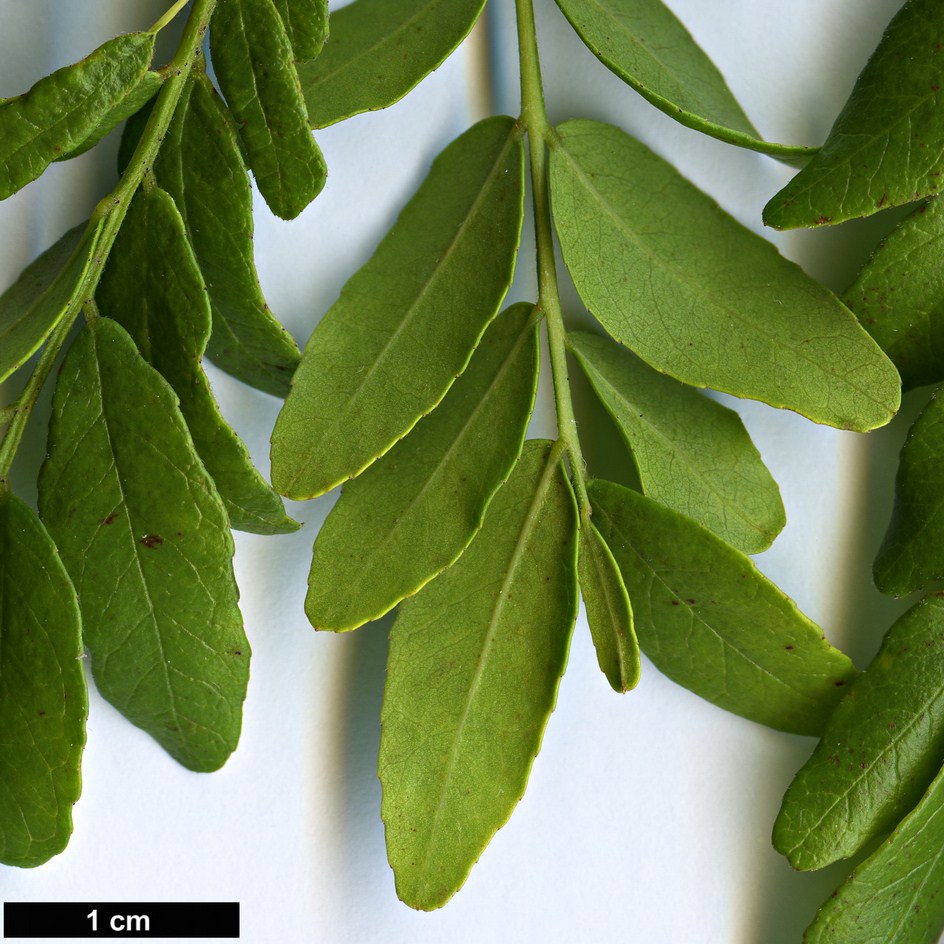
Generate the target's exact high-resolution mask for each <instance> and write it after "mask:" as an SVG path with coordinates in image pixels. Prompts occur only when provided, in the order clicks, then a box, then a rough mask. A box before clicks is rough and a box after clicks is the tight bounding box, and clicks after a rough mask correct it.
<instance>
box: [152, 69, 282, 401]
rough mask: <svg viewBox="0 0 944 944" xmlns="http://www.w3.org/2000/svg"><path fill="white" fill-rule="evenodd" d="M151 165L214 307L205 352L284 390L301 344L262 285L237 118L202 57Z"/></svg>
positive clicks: (276, 391)
mask: <svg viewBox="0 0 944 944" xmlns="http://www.w3.org/2000/svg"><path fill="white" fill-rule="evenodd" d="M154 172H155V174H156V176H157V180H158V182H159V183H160V185H161V186H162V187H163V188H164V189H165V190H166V191H167V192H168V193H169V194H170V195H171V196H172V197H173V198H174V202H175V203H176V205H177V207H178V209H179V210H180V214H181V216H182V217H183V219H184V223H185V225H186V227H187V236H188V237H189V240H190V243H191V245H192V247H193V252H194V255H195V256H196V258H197V263H198V265H199V266H200V273H201V274H202V276H203V279H204V281H205V283H206V289H207V295H208V297H209V300H210V308H211V310H212V312H213V331H212V333H211V334H210V340H209V343H208V344H207V356H208V357H209V358H210V360H212V361H213V363H214V364H216V365H217V366H218V367H221V368H222V369H223V370H225V371H227V372H228V373H230V374H232V375H233V376H234V377H237V378H238V379H239V380H242V381H244V382H245V383H248V384H251V385H252V386H254V387H258V388H259V389H260V390H264V391H265V392H266V393H271V394H273V395H275V396H280V397H284V396H285V395H286V394H287V393H288V390H289V386H290V384H291V380H292V374H293V372H294V371H295V367H296V366H297V365H298V359H299V352H298V347H297V346H296V344H295V341H294V340H293V339H292V336H291V335H290V334H289V333H288V332H287V331H286V330H285V329H284V328H283V327H282V326H281V325H280V324H279V322H278V320H277V319H276V318H275V317H273V315H272V313H271V312H270V311H269V306H268V305H267V304H266V300H265V298H264V297H263V294H262V289H261V288H260V286H259V277H258V276H257V274H256V266H255V263H254V261H253V242H252V234H253V220H252V190H251V188H250V185H249V179H248V178H247V176H246V171H245V167H244V165H243V159H242V155H241V154H240V151H239V143H238V140H237V136H236V126H235V124H234V123H233V119H232V116H231V115H230V113H229V112H228V111H227V109H226V106H225V105H224V104H223V103H222V101H221V100H220V97H219V95H217V93H216V90H215V89H214V88H213V86H212V84H211V83H210V80H209V79H208V78H207V76H206V73H205V72H204V71H203V68H202V62H201V63H198V67H195V68H194V71H193V72H192V73H191V79H190V81H189V82H188V84H187V86H186V87H185V88H184V90H183V93H182V95H181V100H180V102H179V104H178V106H177V110H176V111H175V113H174V119H173V121H172V123H171V126H170V128H169V129H168V131H167V135H166V137H165V139H164V144H163V145H162V147H161V150H160V153H159V154H158V159H157V161H156V163H155V167H154ZM223 193H225V194H226V199H225V200H221V199H220V196H219V195H220V194H223Z"/></svg>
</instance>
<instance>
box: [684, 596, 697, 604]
mask: <svg viewBox="0 0 944 944" xmlns="http://www.w3.org/2000/svg"><path fill="white" fill-rule="evenodd" d="M685 602H686V603H687V604H688V605H689V606H694V605H695V601H694V600H693V599H692V598H691V597H689V598H688V599H687V600H686V601H685Z"/></svg>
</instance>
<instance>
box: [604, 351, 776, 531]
mask: <svg viewBox="0 0 944 944" xmlns="http://www.w3.org/2000/svg"><path fill="white" fill-rule="evenodd" d="M586 363H587V368H588V370H590V371H591V372H593V373H594V375H595V376H596V377H597V378H598V379H599V382H600V383H601V384H602V385H604V386H605V387H606V388H607V389H609V390H611V391H612V392H613V394H614V395H615V396H616V397H617V399H618V400H619V401H620V403H623V404H625V405H626V406H627V407H631V406H632V403H631V401H630V400H628V399H626V397H624V396H623V395H622V392H621V391H620V390H619V389H618V388H617V387H615V386H614V385H613V384H612V383H611V382H610V380H609V378H607V377H605V376H604V375H603V374H602V372H600V371H599V370H598V369H597V368H596V367H595V366H594V365H593V364H591V363H590V362H589V361H587V362H586ZM604 405H606V403H605V401H604ZM627 412H628V413H630V414H631V415H632V416H633V417H638V419H639V421H640V424H641V425H642V426H644V427H645V428H646V429H648V430H649V431H650V432H651V433H652V434H653V435H654V436H655V437H656V438H657V439H658V440H659V441H660V442H661V443H662V444H663V445H664V446H665V447H666V448H667V450H668V451H669V452H670V453H671V454H672V455H674V456H678V457H679V458H680V459H681V460H682V465H683V467H684V468H685V469H687V470H688V471H689V472H690V473H691V474H692V476H693V478H695V479H697V480H698V481H699V482H703V483H704V484H705V486H706V488H707V490H708V492H709V493H710V494H711V495H713V496H714V497H715V498H717V499H718V500H719V501H720V502H721V504H722V506H723V507H724V508H725V511H726V512H727V511H728V510H729V506H731V507H730V510H731V511H733V512H734V516H735V517H737V518H740V519H741V521H743V522H744V524H745V525H747V526H748V527H749V528H750V529H751V530H752V531H756V532H757V533H758V534H760V535H763V536H765V537H766V536H768V535H769V534H770V531H769V529H765V528H762V527H761V526H760V525H758V524H756V523H755V522H753V521H752V520H751V519H750V518H748V517H747V515H746V514H745V512H743V511H742V510H741V505H740V503H738V502H730V501H729V500H728V499H727V498H726V497H725V496H724V495H723V494H722V493H721V492H719V491H718V490H717V488H716V487H715V486H714V485H713V484H712V483H711V480H710V479H708V478H706V477H705V476H704V475H702V473H701V472H700V471H699V470H698V468H697V467H696V466H694V465H693V464H692V463H691V461H690V460H689V459H688V453H687V452H685V451H683V450H681V449H680V448H678V447H677V446H675V445H674V443H673V441H672V440H671V439H669V438H668V436H667V435H666V434H665V433H663V432H662V431H661V430H660V429H659V428H658V427H657V426H655V425H654V424H652V423H651V422H649V421H648V420H647V419H646V418H645V412H644V413H643V414H637V413H636V412H635V411H634V410H632V409H629V410H627ZM614 419H616V417H614ZM622 425H623V424H622V423H619V422H617V426H619V427H620V432H622ZM625 438H626V439H627V444H628V445H629V446H630V448H632V443H630V442H629V437H625Z"/></svg>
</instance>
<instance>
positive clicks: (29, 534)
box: [0, 488, 88, 866]
mask: <svg viewBox="0 0 944 944" xmlns="http://www.w3.org/2000/svg"><path fill="white" fill-rule="evenodd" d="M0 641H2V644H3V649H2V652H3V661H2V671H0V732H2V735H0V862H3V863H5V864H6V865H20V866H35V865H41V864H42V863H43V862H45V861H46V860H47V859H49V858H51V857H52V856H54V855H56V854H57V853H59V852H62V850H63V849H65V847H66V843H67V842H68V841H69V836H70V834H71V833H72V805H73V804H74V803H75V801H76V800H78V798H79V794H80V793H81V791H82V778H81V767H80V765H81V761H82V748H83V747H84V745H85V718H86V715H87V714H88V693H87V691H86V687H85V673H84V672H83V671H82V662H81V658H82V627H81V623H80V620H79V607H78V602H77V601H76V597H75V590H74V589H73V587H72V584H71V583H70V582H69V577H68V575H67V574H66V571H65V568H64V567H63V566H62V561H61V560H60V559H59V554H58V552H57V551H56V547H55V545H54V544H53V543H52V540H51V539H50V537H49V535H48V534H47V533H46V529H45V528H44V527H43V526H42V525H41V524H40V523H39V520H38V519H37V518H36V516H35V515H34V514H33V512H32V511H30V509H29V508H27V506H26V505H24V504H23V502H21V501H20V500H19V499H18V498H16V496H14V495H11V494H10V493H9V492H7V491H6V490H5V489H4V488H0Z"/></svg>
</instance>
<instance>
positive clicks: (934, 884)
mask: <svg viewBox="0 0 944 944" xmlns="http://www.w3.org/2000/svg"><path fill="white" fill-rule="evenodd" d="M942 813H944V773H939V774H938V775H937V777H936V778H935V780H934V782H933V783H932V784H931V786H930V787H929V788H928V791H927V793H926V794H925V795H924V797H922V799H921V801H920V802H919V803H918V805H917V806H916V807H915V808H914V810H912V811H911V813H909V814H908V816H906V817H905V819H904V820H903V821H902V822H901V823H900V824H899V826H898V827H897V828H896V829H895V831H894V832H893V833H892V834H891V836H890V837H889V838H888V839H887V840H886V841H885V842H884V843H882V845H881V846H880V847H879V848H878V850H877V851H876V852H875V853H873V854H872V855H871V856H870V857H869V858H868V859H866V860H865V862H863V863H861V864H860V865H858V866H856V868H855V870H854V871H853V872H852V874H851V875H850V876H849V878H848V879H847V880H846V881H845V882H844V883H843V884H842V885H840V886H839V888H838V889H837V890H836V891H835V892H834V893H833V895H832V897H830V898H828V899H827V900H826V903H825V904H824V905H823V906H822V908H820V910H819V911H818V912H817V915H816V918H815V920H814V921H813V923H812V924H811V925H810V927H809V928H807V931H806V934H805V935H804V937H803V941H804V944H821V942H826V941H842V942H843V944H870V942H872V941H881V942H882V944H935V942H936V941H937V940H938V938H939V936H940V933H941V929H942V928H944V898H942V896H941V894H940V888H941V883H942V882H944V853H942V851H941V850H942V849H944V816H942Z"/></svg>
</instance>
